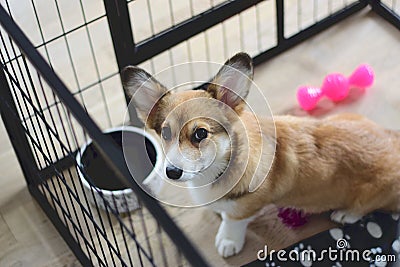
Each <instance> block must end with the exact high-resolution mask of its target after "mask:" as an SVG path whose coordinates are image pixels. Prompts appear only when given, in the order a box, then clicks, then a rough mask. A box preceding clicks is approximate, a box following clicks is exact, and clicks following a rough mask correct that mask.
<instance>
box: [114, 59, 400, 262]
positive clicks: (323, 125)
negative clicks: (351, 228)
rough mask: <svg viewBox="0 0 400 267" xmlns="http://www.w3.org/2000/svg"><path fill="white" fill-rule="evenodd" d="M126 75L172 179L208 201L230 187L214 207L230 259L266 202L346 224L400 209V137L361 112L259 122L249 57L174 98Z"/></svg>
mask: <svg viewBox="0 0 400 267" xmlns="http://www.w3.org/2000/svg"><path fill="white" fill-rule="evenodd" d="M238 73H240V74H241V75H238ZM121 77H122V82H123V86H124V89H125V90H126V92H127V94H128V95H130V96H131V97H132V101H133V103H134V106H135V108H136V111H137V114H138V116H139V118H140V119H141V120H143V122H144V123H145V127H147V128H150V129H154V130H155V131H156V132H157V134H159V135H160V137H161V140H162V144H163V147H164V152H165V155H166V160H165V163H164V170H163V172H164V175H165V177H166V178H168V179H171V180H174V181H176V182H182V183H184V182H191V183H193V184H195V185H204V184H208V183H212V186H210V187H209V188H208V189H207V192H206V191H202V194H213V192H218V193H221V192H223V190H222V191H221V188H224V189H226V188H228V189H229V190H227V192H226V193H224V194H223V196H222V197H221V198H219V199H218V200H216V201H214V202H213V203H212V204H211V205H210V207H211V208H212V209H213V210H215V211H216V212H218V213H220V214H221V217H222V222H221V225H220V227H219V230H218V233H217V235H216V239H215V245H216V248H217V251H218V253H219V254H220V255H221V256H223V257H229V256H231V255H234V254H236V253H239V252H240V251H241V249H242V247H243V245H244V242H245V233H246V228H247V225H248V223H249V222H250V221H251V220H252V219H253V218H254V217H255V215H256V214H257V212H258V211H260V210H261V209H262V208H263V207H264V206H265V205H267V204H275V205H277V206H279V207H293V208H296V209H300V210H303V211H305V212H308V213H320V212H325V211H333V212H332V213H331V219H332V220H333V221H335V222H339V223H354V222H356V221H357V220H359V219H360V218H361V217H363V216H364V215H366V214H367V213H369V212H372V211H374V210H383V211H388V212H399V211H400V133H399V132H396V131H392V130H388V129H385V128H383V127H381V126H379V125H377V124H376V123H374V122H372V121H370V120H368V119H366V118H365V117H363V116H360V115H355V114H341V115H335V116H331V117H327V118H325V119H314V118H299V117H293V116H275V117H274V118H273V119H271V118H263V117H262V116H255V115H254V114H253V113H251V112H249V111H248V110H247V109H246V103H245V98H246V96H247V94H248V92H249V88H250V86H251V83H252V81H251V80H252V77H253V66H252V60H251V58H250V56H249V55H247V54H245V53H239V54H236V55H235V56H233V57H232V58H231V59H229V60H228V61H227V62H226V63H225V65H223V66H222V67H221V69H220V70H219V72H218V73H217V74H216V76H215V77H214V78H213V79H212V82H210V83H209V85H208V87H207V88H206V89H205V90H190V91H182V92H173V91H169V90H168V89H167V88H165V87H164V86H163V85H162V84H161V83H160V82H158V81H157V80H156V79H155V78H154V77H152V76H151V75H150V74H148V73H147V72H146V71H144V70H142V69H140V68H137V67H132V66H128V67H126V68H125V69H124V70H123V71H122V73H121ZM141 87H142V90H139V88H141ZM185 103H189V104H188V105H185ZM261 115H262V114H261ZM254 179H255V180H256V181H261V182H260V183H259V185H257V186H254V185H253V186H252V181H253V180H254ZM255 188H256V190H252V189H255ZM218 193H216V194H218ZM194 197H195V198H200V199H201V197H202V195H200V196H199V195H196V196H194Z"/></svg>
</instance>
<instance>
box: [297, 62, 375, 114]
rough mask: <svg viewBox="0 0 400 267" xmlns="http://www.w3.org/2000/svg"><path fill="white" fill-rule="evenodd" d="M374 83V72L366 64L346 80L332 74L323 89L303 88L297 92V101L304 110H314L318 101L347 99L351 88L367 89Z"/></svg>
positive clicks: (338, 74)
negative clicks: (324, 97)
mask: <svg viewBox="0 0 400 267" xmlns="http://www.w3.org/2000/svg"><path fill="white" fill-rule="evenodd" d="M373 82H374V72H373V70H372V68H371V67H370V66H368V65H366V64H364V65H360V66H358V68H357V69H356V70H355V71H354V72H353V73H352V74H351V75H350V77H349V78H346V77H345V76H343V75H342V74H340V73H332V74H329V75H328V76H326V77H325V79H324V81H323V83H322V86H321V88H317V87H311V86H301V87H299V89H298V90H297V101H298V102H299V104H300V106H301V107H302V108H303V109H304V110H312V109H314V108H315V106H316V105H317V103H318V101H319V100H320V99H321V98H322V97H323V96H326V97H328V98H329V99H331V100H332V101H335V102H336V101H341V100H343V99H345V98H346V97H347V96H348V94H349V91H350V88H351V87H357V88H362V89H365V88H367V87H369V86H371V85H372V83H373Z"/></svg>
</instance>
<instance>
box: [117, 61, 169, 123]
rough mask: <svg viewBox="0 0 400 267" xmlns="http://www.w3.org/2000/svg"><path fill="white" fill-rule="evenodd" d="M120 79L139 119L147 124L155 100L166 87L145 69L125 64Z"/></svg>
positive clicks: (153, 110)
mask: <svg viewBox="0 0 400 267" xmlns="http://www.w3.org/2000/svg"><path fill="white" fill-rule="evenodd" d="M121 80H122V85H123V87H124V90H125V92H126V94H127V95H128V96H129V97H130V98H131V99H132V101H133V104H134V106H135V109H136V112H137V114H138V117H139V119H141V120H142V121H143V122H144V123H145V124H146V125H149V120H150V119H151V118H150V117H151V115H152V114H153V113H154V112H155V111H156V107H157V102H158V100H159V99H160V98H161V97H162V96H163V95H164V94H166V93H167V91H168V90H167V88H166V87H165V86H163V85H162V84H161V83H159V82H158V81H157V80H156V79H155V78H154V77H153V76H151V75H150V74H149V73H147V72H146V71H145V70H143V69H141V68H138V67H134V66H127V67H125V68H124V69H123V70H122V72H121ZM149 126H150V127H151V125H149Z"/></svg>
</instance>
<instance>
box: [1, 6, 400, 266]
mask: <svg viewBox="0 0 400 267" xmlns="http://www.w3.org/2000/svg"><path fill="white" fill-rule="evenodd" d="M260 2H261V0H246V1H227V2H224V3H222V4H219V5H217V6H215V7H213V8H212V9H210V10H207V11H205V12H203V13H201V14H199V15H196V16H193V17H192V18H190V19H188V20H186V21H184V22H181V23H179V24H177V25H175V26H173V27H171V28H169V29H167V30H164V31H162V32H160V33H158V34H156V35H154V36H152V37H151V38H148V39H146V40H144V41H141V42H139V43H137V44H136V43H135V42H134V38H133V33H132V27H131V23H130V18H129V9H128V4H129V3H128V2H127V1H126V0H104V6H105V9H106V17H107V21H108V25H109V28H110V32H111V36H112V41H113V46H114V52H115V56H116V59H117V63H118V68H119V70H122V68H123V67H125V66H126V65H137V64H139V63H141V62H144V61H145V60H148V59H150V58H152V57H153V56H155V55H157V54H159V53H161V52H163V51H166V50H168V49H170V48H172V47H173V46H175V45H177V44H179V43H181V42H183V41H185V40H187V39H189V38H191V37H193V36H195V35H196V34H198V33H201V32H203V31H205V30H206V29H208V28H210V27H212V26H214V25H217V24H219V23H221V22H223V21H225V20H226V19H228V18H230V17H232V16H234V15H236V14H238V13H240V12H242V11H244V10H246V9H248V8H250V7H252V6H254V5H257V4H258V3H260ZM367 6H370V7H371V8H372V10H374V11H375V12H376V13H377V14H379V15H380V16H382V17H383V18H384V19H386V20H387V21H388V22H390V23H391V24H393V25H394V26H395V27H396V28H397V29H400V16H399V15H398V14H396V13H395V12H394V11H393V10H391V9H390V8H388V7H387V6H385V5H384V4H383V3H382V2H381V1H374V0H360V1H357V2H355V3H353V4H351V5H349V6H347V7H346V8H344V9H342V10H340V11H338V12H336V13H334V14H331V15H330V16H328V17H327V18H325V19H323V20H321V21H319V22H317V23H315V24H314V25H312V26H310V27H308V28H306V29H304V30H301V31H300V32H298V33H297V34H295V35H293V36H291V37H289V38H286V37H285V34H284V29H285V24H284V15H285V14H284V0H276V25H277V45H276V46H275V47H273V48H270V49H269V50H266V51H264V52H262V53H260V54H259V55H257V56H255V57H254V64H255V65H257V64H260V63H262V62H264V61H266V60H268V59H270V58H272V57H274V56H277V55H279V54H280V53H282V52H284V51H286V50H288V49H290V48H291V47H293V46H295V45H297V44H299V43H301V42H303V41H304V40H307V39H308V38H310V37H312V36H314V35H316V34H318V33H319V32H321V31H323V30H325V29H327V28H329V27H331V26H332V25H335V24H336V23H337V22H339V21H342V20H344V19H345V18H347V17H349V16H351V15H353V14H355V13H357V12H359V11H360V10H362V9H364V8H365V7H367ZM0 24H1V26H2V27H3V29H4V30H5V31H6V32H7V34H8V36H9V38H11V39H12V41H13V42H14V43H15V44H17V46H18V47H19V49H20V51H21V52H22V53H23V56H22V57H23V59H24V60H27V61H29V62H30V63H31V64H32V66H33V67H34V69H36V71H37V72H38V74H39V75H40V76H41V77H42V79H43V80H44V81H45V82H46V83H47V84H48V85H49V86H50V88H51V89H52V91H53V93H54V94H56V95H57V97H58V98H59V99H60V101H61V102H62V103H63V104H64V105H65V107H66V108H67V109H68V112H69V113H70V114H72V116H73V117H74V118H75V119H76V120H77V121H78V122H79V124H80V125H81V127H82V128H83V129H84V131H85V132H86V133H87V134H88V135H89V136H90V137H91V139H92V140H93V142H94V144H95V146H96V148H97V149H98V150H99V151H100V152H101V153H102V155H103V156H104V157H105V158H106V160H107V161H108V162H109V166H110V167H111V168H112V169H113V170H114V172H115V176H116V177H117V178H118V179H120V180H121V181H123V182H124V183H127V184H128V185H129V186H130V187H131V188H132V189H133V190H134V192H135V193H136V195H137V196H138V198H139V199H140V201H141V202H142V203H143V204H144V206H145V207H146V208H147V209H148V210H149V211H150V213H151V214H152V216H153V217H154V218H155V219H156V220H157V221H158V223H159V225H160V226H161V228H162V230H163V231H165V232H166V233H167V234H168V236H169V237H170V239H171V240H172V241H173V242H174V244H175V246H176V247H178V248H179V250H180V251H181V252H182V254H183V255H184V256H185V258H186V259H187V260H188V261H189V262H190V263H191V265H193V266H207V263H206V261H205V260H204V259H203V258H202V257H201V256H200V255H199V253H198V252H197V250H196V248H195V247H194V246H193V245H192V244H191V242H190V241H189V240H188V239H187V238H186V236H185V235H184V234H183V233H182V232H181V231H180V229H179V228H178V227H177V226H176V224H175V223H174V222H173V220H172V219H171V218H170V216H169V215H168V214H167V212H166V211H165V210H164V209H163V208H162V207H161V206H160V205H159V203H158V202H157V201H156V200H154V199H153V198H151V197H150V196H148V195H147V194H146V193H145V192H143V191H142V190H141V188H140V187H139V186H138V185H137V184H136V183H135V182H134V181H133V180H132V179H131V178H130V174H129V171H128V170H127V168H126V165H125V164H124V159H123V158H122V157H120V156H119V155H120V154H119V153H117V148H116V147H115V145H114V143H113V142H112V141H111V140H109V138H108V137H107V136H105V135H103V134H102V132H101V130H100V128H99V127H98V126H97V125H96V124H95V123H94V121H93V120H92V119H91V117H90V116H89V115H88V114H87V112H86V111H85V109H84V108H83V107H82V106H81V105H80V104H79V103H78V102H77V100H76V99H75V98H74V97H73V95H72V94H71V93H70V91H69V90H68V89H67V87H66V86H65V85H64V83H63V82H62V81H61V80H60V79H59V78H58V77H57V75H56V74H55V73H54V71H53V70H52V68H51V67H50V66H49V64H48V63H47V62H46V61H45V59H44V58H43V57H42V56H41V55H40V54H39V53H38V51H37V49H36V48H35V47H34V46H33V44H32V43H31V42H30V41H29V40H28V39H27V37H26V36H25V35H24V33H23V32H22V30H21V29H20V28H19V27H18V26H17V25H16V24H15V22H14V21H13V19H12V18H10V17H9V15H8V13H7V12H6V10H5V9H4V8H3V7H1V6H0ZM5 64H6V62H2V64H1V67H2V68H1V69H0V112H1V116H2V118H3V121H4V123H5V126H6V129H7V132H8V135H9V137H10V140H11V143H12V145H13V148H14V150H15V152H16V155H17V158H18V160H19V163H20V165H21V168H22V171H23V174H24V176H25V179H26V181H27V185H28V188H29V190H30V192H31V194H32V195H33V196H34V198H35V199H36V200H37V201H38V203H39V204H40V206H41V207H42V208H43V210H44V211H45V213H46V214H47V216H48V217H49V218H50V220H51V221H52V223H53V224H54V225H55V227H56V228H57V230H58V231H59V232H60V234H61V235H62V237H63V238H64V240H65V241H66V243H67V244H68V245H69V247H70V248H71V249H72V251H73V252H74V254H75V255H76V256H77V258H78V259H79V261H80V262H81V263H82V264H83V265H84V266H88V265H91V264H92V260H91V259H90V257H88V255H87V254H86V253H85V252H84V251H83V248H82V246H81V245H80V244H79V242H77V240H76V238H75V237H74V235H73V233H72V232H71V230H70V229H69V228H68V227H66V225H65V223H64V222H63V221H62V220H61V218H60V215H59V213H57V212H56V211H55V208H54V206H52V205H51V203H50V202H49V199H48V198H47V197H46V196H45V195H44V194H43V192H42V191H41V190H39V185H40V184H41V183H43V179H44V180H46V179H49V178H50V177H51V176H53V175H54V172H57V171H60V170H63V169H65V168H67V167H69V166H71V165H72V164H73V163H74V154H73V153H74V151H70V153H69V154H68V155H67V156H66V157H64V158H63V159H59V161H58V162H57V163H56V164H55V165H54V166H49V167H47V168H44V169H41V168H39V167H38V166H37V165H36V164H35V162H36V161H35V156H34V152H33V151H32V148H31V145H30V142H29V141H28V137H27V130H26V129H25V128H24V125H23V124H22V122H21V121H20V115H18V114H19V107H18V106H17V105H16V103H15V100H14V98H15V96H13V94H12V88H11V87H10V85H9V82H8V81H7V77H6V76H7V75H8V76H9V77H12V74H11V73H9V72H7V69H6V67H5ZM21 75H22V74H21ZM130 116H131V121H132V122H133V124H136V125H141V123H140V122H139V120H138V119H137V115H136V114H135V112H134V111H130ZM111 155H112V156H111ZM111 212H112V213H113V211H111ZM114 213H115V212H114ZM115 216H117V217H118V213H116V215H115ZM132 238H134V236H132ZM86 246H88V244H86ZM89 246H90V244H89ZM114 264H115V263H114Z"/></svg>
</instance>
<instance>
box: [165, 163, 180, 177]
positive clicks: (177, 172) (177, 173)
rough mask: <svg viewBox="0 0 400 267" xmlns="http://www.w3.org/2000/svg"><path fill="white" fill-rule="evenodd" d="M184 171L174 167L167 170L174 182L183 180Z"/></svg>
mask: <svg viewBox="0 0 400 267" xmlns="http://www.w3.org/2000/svg"><path fill="white" fill-rule="evenodd" d="M182 172H183V171H182V170H181V169H179V168H176V167H174V166H172V167H167V169H166V173H167V176H168V178H169V179H172V180H178V179H179V178H181V176H182Z"/></svg>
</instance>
